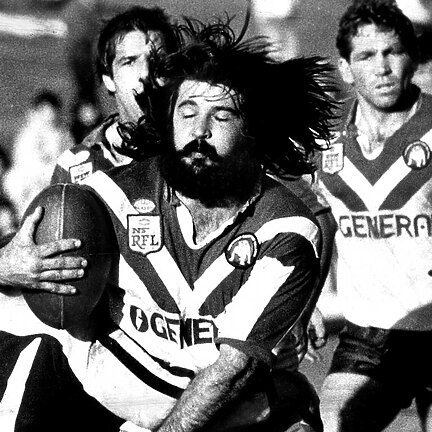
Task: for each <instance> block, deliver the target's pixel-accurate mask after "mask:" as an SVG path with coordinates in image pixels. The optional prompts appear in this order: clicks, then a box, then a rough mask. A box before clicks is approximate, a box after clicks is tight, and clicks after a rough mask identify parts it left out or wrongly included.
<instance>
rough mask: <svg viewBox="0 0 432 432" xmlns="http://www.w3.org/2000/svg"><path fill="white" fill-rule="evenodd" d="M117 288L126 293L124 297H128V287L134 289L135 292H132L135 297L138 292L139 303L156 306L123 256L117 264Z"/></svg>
mask: <svg viewBox="0 0 432 432" xmlns="http://www.w3.org/2000/svg"><path fill="white" fill-rule="evenodd" d="M119 286H120V287H122V288H123V289H124V290H125V291H126V296H127V295H130V294H129V290H128V287H131V286H133V287H136V290H134V295H135V297H136V293H137V292H138V293H139V297H140V298H139V299H140V301H142V302H144V303H146V304H148V305H149V304H154V305H156V303H155V301H154V300H153V297H152V296H151V295H150V294H149V292H148V289H147V287H146V286H145V284H144V282H143V281H142V280H141V279H140V278H139V277H138V275H137V274H136V272H135V271H134V269H133V268H132V267H131V266H130V265H129V264H128V262H127V261H126V260H125V259H124V257H123V256H120V262H119Z"/></svg>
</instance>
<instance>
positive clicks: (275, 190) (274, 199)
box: [259, 176, 314, 220]
mask: <svg viewBox="0 0 432 432" xmlns="http://www.w3.org/2000/svg"><path fill="white" fill-rule="evenodd" d="M297 181H299V180H294V181H293V183H296V182H297ZM259 207H260V209H261V210H262V211H264V212H265V213H269V215H270V214H272V215H274V216H283V217H285V216H304V217H305V218H308V219H311V220H314V216H313V213H312V211H311V210H310V208H309V207H308V206H307V205H306V204H305V203H304V202H303V200H302V199H301V198H300V197H299V196H298V195H296V193H295V192H294V190H293V189H291V188H290V187H289V186H287V185H285V184H282V183H280V182H279V181H277V180H275V179H272V178H270V177H267V176H266V177H265V179H264V181H263V190H262V195H261V198H260V201H259Z"/></svg>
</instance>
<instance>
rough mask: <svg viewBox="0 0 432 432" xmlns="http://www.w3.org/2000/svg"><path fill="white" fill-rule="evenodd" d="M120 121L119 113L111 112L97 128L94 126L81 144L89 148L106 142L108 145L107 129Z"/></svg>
mask: <svg viewBox="0 0 432 432" xmlns="http://www.w3.org/2000/svg"><path fill="white" fill-rule="evenodd" d="M117 121H118V114H111V115H110V116H108V117H107V118H105V119H104V120H103V121H102V122H101V123H100V124H99V125H98V126H97V127H96V128H94V129H93V130H92V131H91V132H90V133H89V134H88V135H87V136H86V137H85V138H84V139H83V141H82V142H81V145H82V146H84V147H87V148H94V147H95V146H98V145H101V144H102V143H104V144H105V145H106V137H105V132H106V130H107V129H108V128H109V127H110V126H112V125H113V124H114V123H116V122H117Z"/></svg>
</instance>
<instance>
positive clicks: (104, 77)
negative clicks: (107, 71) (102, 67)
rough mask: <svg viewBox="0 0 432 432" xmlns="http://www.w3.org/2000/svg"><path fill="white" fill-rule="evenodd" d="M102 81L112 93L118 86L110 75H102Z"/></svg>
mask: <svg viewBox="0 0 432 432" xmlns="http://www.w3.org/2000/svg"><path fill="white" fill-rule="evenodd" d="M102 81H103V83H104V84H105V87H106V88H107V90H108V91H109V92H110V93H115V91H116V87H115V84H114V81H113V79H112V78H111V77H110V76H109V75H102Z"/></svg>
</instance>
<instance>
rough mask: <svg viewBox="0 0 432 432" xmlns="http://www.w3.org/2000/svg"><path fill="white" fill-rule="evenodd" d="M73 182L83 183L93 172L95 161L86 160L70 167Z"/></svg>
mask: <svg viewBox="0 0 432 432" xmlns="http://www.w3.org/2000/svg"><path fill="white" fill-rule="evenodd" d="M69 173H70V176H71V181H72V183H81V182H82V181H83V180H84V179H86V178H87V177H88V176H89V175H90V174H92V173H93V163H92V162H85V163H82V164H79V165H75V166H72V167H70V168H69Z"/></svg>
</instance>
